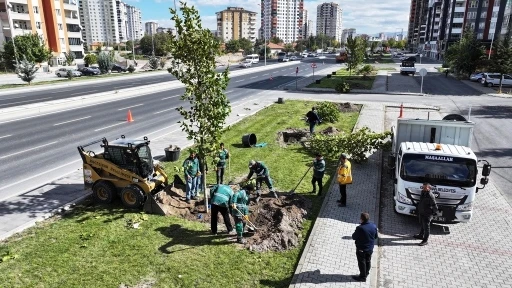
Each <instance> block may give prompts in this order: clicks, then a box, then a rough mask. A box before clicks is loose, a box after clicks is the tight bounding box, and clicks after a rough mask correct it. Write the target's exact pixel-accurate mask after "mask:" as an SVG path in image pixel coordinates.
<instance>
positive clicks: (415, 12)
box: [407, 0, 464, 51]
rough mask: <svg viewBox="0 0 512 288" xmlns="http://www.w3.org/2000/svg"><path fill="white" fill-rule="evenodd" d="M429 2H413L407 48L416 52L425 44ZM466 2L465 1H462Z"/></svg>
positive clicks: (416, 0)
mask: <svg viewBox="0 0 512 288" xmlns="http://www.w3.org/2000/svg"><path fill="white" fill-rule="evenodd" d="M428 1H429V0H411V8H410V12H409V27H408V29H407V33H408V35H407V46H408V48H409V50H410V51H416V50H418V49H419V47H420V46H421V45H422V44H423V43H424V42H425V36H426V27H427V13H428ZM462 2H464V1H462Z"/></svg>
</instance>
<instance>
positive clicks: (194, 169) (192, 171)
mask: <svg viewBox="0 0 512 288" xmlns="http://www.w3.org/2000/svg"><path fill="white" fill-rule="evenodd" d="M183 170H184V173H185V184H186V198H187V203H190V199H192V200H197V196H196V194H197V184H198V183H197V182H198V181H197V177H198V176H201V172H199V160H197V157H196V152H194V151H190V156H189V157H188V158H187V159H185V161H183Z"/></svg>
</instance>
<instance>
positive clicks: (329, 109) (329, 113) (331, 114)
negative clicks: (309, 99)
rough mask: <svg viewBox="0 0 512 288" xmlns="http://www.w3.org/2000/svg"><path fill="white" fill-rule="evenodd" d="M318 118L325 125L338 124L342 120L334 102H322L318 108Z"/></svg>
mask: <svg viewBox="0 0 512 288" xmlns="http://www.w3.org/2000/svg"><path fill="white" fill-rule="evenodd" d="M316 110H317V113H318V116H319V117H320V119H321V120H322V122H325V123H336V122H338V120H339V119H340V110H339V109H338V106H337V105H336V104H334V103H332V102H322V103H320V104H319V105H318V106H316Z"/></svg>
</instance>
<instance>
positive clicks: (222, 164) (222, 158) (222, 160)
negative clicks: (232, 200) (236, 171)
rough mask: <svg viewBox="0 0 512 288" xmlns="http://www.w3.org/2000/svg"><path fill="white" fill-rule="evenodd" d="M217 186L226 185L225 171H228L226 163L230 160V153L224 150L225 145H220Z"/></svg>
mask: <svg viewBox="0 0 512 288" xmlns="http://www.w3.org/2000/svg"><path fill="white" fill-rule="evenodd" d="M217 159H218V161H217V167H216V168H215V169H216V170H217V185H219V184H222V183H224V170H226V161H227V160H229V151H228V150H227V149H226V148H224V143H220V149H219V151H218V152H217Z"/></svg>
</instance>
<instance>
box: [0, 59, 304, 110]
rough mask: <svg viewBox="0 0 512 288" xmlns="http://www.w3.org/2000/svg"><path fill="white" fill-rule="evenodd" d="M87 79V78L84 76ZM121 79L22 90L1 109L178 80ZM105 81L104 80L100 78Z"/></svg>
mask: <svg viewBox="0 0 512 288" xmlns="http://www.w3.org/2000/svg"><path fill="white" fill-rule="evenodd" d="M312 61H314V59H313V58H305V59H304V62H312ZM279 64H281V63H280V62H277V60H268V61H267V66H274V65H279ZM264 65H265V64H264V63H263V62H262V61H260V63H259V64H254V65H253V66H252V68H255V67H261V66H264ZM224 69H225V68H222V67H221V68H219V69H218V71H223V70H224ZM229 69H230V71H237V70H240V69H251V68H239V67H238V66H237V65H233V66H231V67H230V68H229ZM84 77H85V76H84ZM122 78H123V77H122V76H120V78H112V81H107V82H97V83H94V82H91V81H92V80H91V81H88V82H83V84H82V85H77V86H73V87H51V86H48V89H45V90H40V91H31V92H23V91H20V90H17V91H13V92H12V93H9V94H4V95H0V109H2V108H9V107H13V106H19V105H27V104H33V103H38V102H41V101H52V100H59V99H65V98H71V97H78V96H82V95H90V94H95V93H102V92H109V91H115V90H120V89H127V88H133V87H138V86H143V85H151V84H158V83H163V82H168V81H173V80H176V77H174V76H172V75H171V74H156V75H153V76H144V77H140V78H133V77H129V78H128V79H122ZM100 79H104V78H100Z"/></svg>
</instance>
